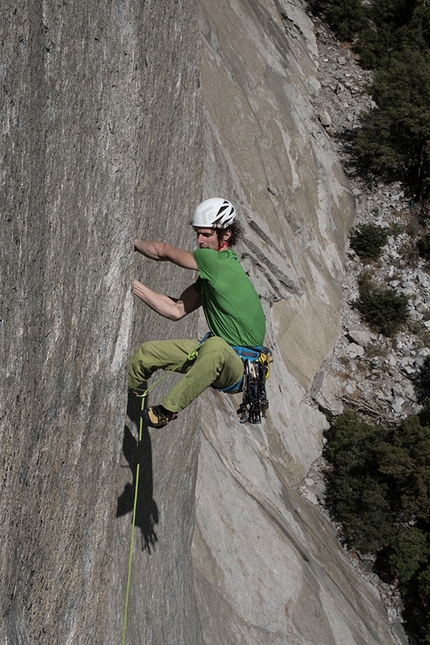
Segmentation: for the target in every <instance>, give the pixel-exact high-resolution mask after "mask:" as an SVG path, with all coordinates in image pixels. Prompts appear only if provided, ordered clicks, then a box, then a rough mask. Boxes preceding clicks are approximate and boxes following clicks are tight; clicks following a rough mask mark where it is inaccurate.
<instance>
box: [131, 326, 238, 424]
mask: <svg viewBox="0 0 430 645" xmlns="http://www.w3.org/2000/svg"><path fill="white" fill-rule="evenodd" d="M199 344H200V343H199V341H198V340H160V341H150V342H147V343H143V344H142V345H141V346H140V347H139V349H138V350H137V352H136V353H135V354H134V356H133V357H132V359H131V361H130V367H129V373H128V375H129V376H128V385H129V387H130V388H132V389H142V388H143V387H144V385H143V384H144V382H145V381H147V380H148V379H149V378H150V377H151V376H152V374H153V373H154V372H155V371H156V370H158V369H163V370H172V371H174V372H180V373H181V374H184V376H183V377H182V378H181V379H180V380H179V381H178V382H177V383H176V384H175V385H174V387H173V388H172V389H171V390H170V392H169V394H167V396H165V397H164V399H163V400H162V401H161V405H162V406H163V407H164V408H166V410H169V411H170V412H180V411H181V410H183V409H184V408H186V407H187V405H189V404H190V403H191V402H192V401H194V399H195V398H196V397H198V396H199V394H201V393H202V392H203V391H204V390H206V388H208V387H209V386H210V385H213V386H214V387H216V388H220V389H222V388H226V387H230V386H232V385H234V384H235V383H238V382H239V381H240V380H241V378H242V375H243V364H242V360H241V359H240V358H239V356H238V355H237V354H236V352H235V351H234V350H233V349H232V348H231V347H230V345H228V344H227V343H226V342H225V340H223V339H222V338H219V337H218V336H211V337H210V338H208V339H207V340H205V342H204V343H203V344H202V345H201V346H200V348H199V350H198V353H197V358H195V359H192V360H187V356H188V355H189V354H191V353H192V352H194V351H195V350H196V349H197V348H198V347H199ZM184 361H185V362H184Z"/></svg>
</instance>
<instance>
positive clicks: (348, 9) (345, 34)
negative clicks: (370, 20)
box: [309, 0, 365, 40]
mask: <svg viewBox="0 0 430 645" xmlns="http://www.w3.org/2000/svg"><path fill="white" fill-rule="evenodd" d="M309 7H310V9H311V11H313V12H314V13H317V14H321V13H323V14H324V16H325V18H326V20H327V22H328V23H329V25H330V27H331V28H332V29H333V31H334V32H335V33H336V35H337V36H338V38H340V39H341V40H352V38H353V37H354V34H356V33H357V32H358V31H360V30H361V29H363V28H364V26H365V22H364V15H365V12H364V8H363V5H362V3H361V2H360V0H328V1H325V2H324V1H323V0H310V2H309Z"/></svg>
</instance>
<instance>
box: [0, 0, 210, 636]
mask: <svg viewBox="0 0 430 645" xmlns="http://www.w3.org/2000/svg"><path fill="white" fill-rule="evenodd" d="M0 30H1V32H2V33H1V41H0V42H1V52H0V55H1V59H0V74H1V85H2V87H1V93H2V94H1V97H2V101H1V109H2V112H1V132H2V139H1V142H2V143H1V152H2V166H1V210H2V235H1V241H0V249H1V271H2V280H1V285H2V312H1V328H0V330H1V367H0V369H1V384H2V385H1V387H2V408H1V426H0V433H1V434H0V463H1V473H2V475H1V497H0V517H1V519H0V527H1V528H0V561H1V565H2V576H1V582H0V602H1V610H2V620H1V623H0V642H1V643H10V644H12V645H17V644H18V643H19V644H26V643H32V644H34V645H36V644H39V643H43V644H47V645H48V644H49V645H51V644H52V643H58V644H63V643H79V644H80V645H81V644H83V643H91V644H92V645H95V644H100V645H107V644H108V643H118V642H119V641H120V637H121V627H122V613H123V607H124V585H125V577H126V568H127V560H128V548H129V538H130V518H131V514H130V489H131V484H132V472H131V470H130V464H131V466H132V467H133V464H134V463H135V460H136V454H135V450H134V446H135V435H133V432H134V433H135V428H134V427H133V425H132V424H130V423H129V422H128V425H126V427H125V428H124V420H125V414H126V404H127V394H126V366H127V361H128V358H129V355H130V353H131V351H133V349H134V348H135V347H136V345H137V344H138V342H139V341H142V340H145V339H146V338H150V337H151V336H156V335H157V334H159V335H167V334H169V335H171V333H172V332H171V329H170V328H167V327H168V325H167V327H164V328H163V326H162V325H161V324H160V320H159V319H157V320H156V319H155V317H154V316H151V315H147V314H146V312H144V311H143V306H142V308H139V307H138V306H136V307H135V308H136V312H137V316H136V325H135V334H134V336H133V308H134V305H133V300H132V296H131V292H130V286H131V280H132V277H133V276H134V275H135V274H136V273H135V272H136V271H137V267H136V266H135V267H134V268H133V246H132V240H133V237H135V236H137V235H139V236H142V237H143V236H146V237H148V238H156V239H157V238H172V236H174V238H175V239H176V240H177V242H178V244H185V243H189V241H190V238H189V235H190V234H189V232H188V227H184V226H183V223H184V218H188V217H189V213H190V210H191V209H192V207H193V206H194V204H195V202H196V201H197V200H198V199H199V197H200V186H201V163H202V148H201V140H200V136H201V135H200V132H201V116H200V109H201V104H200V95H199V73H200V69H199V56H198V35H197V29H196V9H195V5H194V2H193V1H191V0H190V1H187V0H184V1H182V2H181V1H180V2H176V3H175V4H174V5H173V4H172V3H171V2H168V1H167V0H161V1H157V3H152V2H144V3H142V2H139V1H138V0H120V1H119V2H114V3H98V2H85V1H80V0H77V1H76V2H69V3H66V2H52V1H51V0H44V1H42V0H30V1H29V2H23V1H22V0H18V1H17V2H11V1H10V0H5V2H3V3H2V6H1V21H0ZM139 267H140V268H139V277H140V278H141V279H142V280H146V281H147V282H148V283H149V284H152V285H154V286H155V287H156V288H160V289H161V288H163V289H165V285H166V284H172V283H173V273H172V272H171V273H169V272H163V275H162V277H161V272H160V271H159V266H158V265H156V264H155V263H152V264H151V263H146V264H145V263H139ZM187 278H188V280H189V277H188V276H183V275H178V273H177V272H176V273H175V283H174V291H175V292H176V291H177V290H179V289H181V287H182V286H183V285H185V284H186V283H187V281H188V280H187ZM194 324H195V323H194V322H193V320H190V321H189V322H188V323H187V324H186V325H185V326H184V327H183V328H182V330H181V331H182V333H186V334H187V335H189V334H191V333H193V325H194ZM181 440H182V446H181V445H180V443H179V442H180V441H181ZM185 449H187V451H188V452H187V457H186V458H185V459H184V458H183V450H185ZM196 449H197V440H196V433H195V431H194V430H193V423H192V418H191V417H190V418H189V424H188V425H186V426H185V427H184V429H183V431H182V433H180V437H179V438H178V440H177V442H176V443H174V442H172V444H171V445H167V446H166V445H164V446H162V455H163V459H159V458H158V455H159V452H158V448H157V445H155V446H151V443H150V441H149V439H148V437H146V443H145V447H144V454H143V460H144V463H145V467H144V468H143V472H144V474H143V481H144V485H145V490H144V491H143V492H142V504H140V506H139V518H138V527H137V533H136V536H137V537H136V548H135V555H134V569H133V580H132V588H131V600H130V610H129V628H128V637H129V640H128V641H127V642H145V643H147V644H150V643H161V642H163V643H167V642H169V643H170V642H176V641H177V642H187V643H197V642H199V621H198V619H197V618H196V613H195V606H194V600H193V592H192V586H191V584H192V581H191V572H190V566H189V556H187V554H188V552H189V542H190V535H191V531H192V523H193V519H192V518H193V495H192V491H193V484H194V475H193V472H194V468H193V460H195V455H196ZM154 469H157V478H156V481H157V484H158V485H161V486H163V487H164V490H163V498H162V502H161V503H160V501H158V507H157V502H156V501H155V497H156V496H157V495H158V494H159V493H160V491H159V490H156V491H155V490H154V489H155V485H154V486H153V485H152V476H153V472H154ZM172 473H173V475H172ZM157 500H159V497H157ZM178 500H179V501H178ZM160 534H162V535H163V539H162V540H160V542H162V544H163V548H162V549H161V550H159V551H158V552H157V554H156V555H154V554H153V552H152V551H153V550H152V548H150V547H151V542H154V541H155V540H156V539H157V537H158V536H159V535H160ZM142 545H143V547H144V546H145V545H147V546H148V547H149V548H147V549H146V550H145V549H143V548H141V546H142ZM149 552H151V554H150V553H149ZM184 554H185V557H183V556H184ZM179 561H180V562H181V569H180V571H179V572H178V566H177V563H178V562H179Z"/></svg>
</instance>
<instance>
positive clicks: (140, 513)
mask: <svg viewBox="0 0 430 645" xmlns="http://www.w3.org/2000/svg"><path fill="white" fill-rule="evenodd" d="M140 409H141V399H140V398H138V397H136V396H134V395H129V397H128V405H127V414H128V417H129V419H131V421H132V422H134V423H135V424H136V425H137V427H138V428H139V423H140V417H139V412H140ZM122 447H123V452H124V456H125V458H126V460H127V462H128V464H129V466H130V470H131V472H132V475H133V481H132V483H129V484H126V485H125V487H124V491H123V492H122V494H121V495H120V497H118V505H117V511H116V516H117V517H121V516H122V515H126V514H128V513H133V503H134V492H135V486H136V467H137V464H138V463H140V469H139V485H138V492H137V507H136V527H139V528H140V530H141V535H142V550H144V549H147V550H148V552H149V553H151V551H152V549H153V548H154V545H155V543H156V542H157V540H158V538H157V534H156V532H155V525H156V524H158V508H157V504H156V503H155V500H154V499H153V497H152V492H153V476H152V447H151V438H150V435H149V432H148V429H147V428H146V427H145V426H143V430H142V441H141V442H140V444H139V446H138V441H137V440H136V439H135V437H134V436H133V434H132V432H131V430H130V428H129V427H128V426H127V424H126V425H125V428H124V439H123V444H122Z"/></svg>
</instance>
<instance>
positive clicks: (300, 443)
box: [193, 0, 402, 645]
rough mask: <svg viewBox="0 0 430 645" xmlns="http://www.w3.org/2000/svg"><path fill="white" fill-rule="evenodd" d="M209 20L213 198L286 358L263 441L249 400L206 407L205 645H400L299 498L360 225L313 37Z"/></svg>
mask: <svg viewBox="0 0 430 645" xmlns="http://www.w3.org/2000/svg"><path fill="white" fill-rule="evenodd" d="M200 9H201V12H200V20H201V30H202V36H203V46H202V57H203V61H202V85H203V100H204V107H205V120H206V124H205V141H206V143H205V176H204V180H205V183H204V193H205V194H206V195H210V194H223V195H227V196H229V197H230V198H231V199H232V200H233V201H236V202H237V203H238V205H239V207H240V210H241V213H242V215H243V218H244V220H245V221H246V226H245V232H244V238H243V243H242V245H241V248H240V251H241V254H242V258H243V262H244V264H245V266H246V268H247V270H248V272H249V274H250V275H251V277H252V279H253V280H254V282H255V284H256V285H257V288H258V290H259V293H260V294H261V296H262V299H263V302H264V305H265V310H266V313H267V320H268V334H267V344H268V345H269V346H271V347H272V348H273V350H274V357H275V362H274V366H273V370H272V375H271V377H270V380H269V383H268V393H269V399H270V407H269V412H268V415H267V419H266V420H265V421H264V422H263V423H262V424H261V425H257V426H250V425H243V426H241V425H240V424H239V423H238V421H237V417H236V415H235V410H236V408H237V407H238V403H239V400H240V397H237V396H236V397H230V398H228V397H225V396H224V398H222V395H219V394H214V393H205V394H204V395H203V396H202V405H203V406H204V409H205V415H204V417H202V435H203V438H202V446H201V451H200V455H199V471H198V477H197V488H196V504H197V505H196V528H195V533H194V540H193V558H194V562H195V567H196V592H197V597H198V602H199V610H200V615H201V620H202V627H203V635H204V643H205V645H223V644H225V643H228V644H229V645H239V644H242V643H246V644H247V645H254V644H255V645H260V644H261V643H276V644H279V645H281V644H284V643H294V644H295V645H298V644H300V645H305V644H306V645H309V644H311V643H312V644H315V645H317V644H320V643H324V645H334V644H337V645H347V644H348V645H358V644H360V645H365V644H366V645H369V644H370V643H372V644H375V645H376V644H377V643H378V644H382V643H384V644H387V645H388V644H390V643H394V642H396V639H397V636H394V635H393V634H392V633H391V630H390V627H389V625H388V621H387V618H386V614H385V610H384V608H383V606H382V604H381V603H380V601H379V599H378V597H377V592H376V591H375V590H374V589H373V588H372V587H371V585H369V583H368V582H366V581H364V580H362V579H361V578H360V577H359V576H358V574H357V573H356V572H355V570H354V569H353V568H352V567H351V565H350V563H349V561H348V559H347V558H346V556H345V553H344V552H343V551H342V549H341V548H340V546H339V543H338V541H337V538H336V535H335V533H334V530H333V529H332V527H331V526H330V524H329V523H328V522H327V521H326V519H325V518H323V517H322V516H321V515H319V514H318V512H316V511H315V510H314V508H313V507H312V506H311V504H310V503H309V502H308V501H307V500H305V499H303V498H302V497H300V495H299V494H298V493H297V487H298V484H299V482H300V481H301V480H302V479H303V477H304V476H305V475H306V473H307V471H308V469H309V467H310V465H311V463H312V462H313V461H314V460H315V459H316V458H317V457H318V456H319V455H320V454H321V447H322V433H323V430H324V428H325V427H326V423H327V422H326V418H325V416H324V415H323V414H322V413H321V412H319V411H318V410H316V409H315V405H314V404H313V403H312V402H311V399H310V397H309V396H308V394H309V392H310V389H311V383H312V382H314V388H315V381H314V377H315V375H316V374H317V373H318V370H319V368H320V366H321V363H322V361H323V360H324V359H325V358H326V357H327V356H328V355H329V354H330V352H331V351H332V348H333V345H334V343H335V342H336V340H337V338H338V337H339V334H340V308H341V304H342V280H343V275H344V257H343V253H344V248H345V244H346V240H347V237H348V233H349V228H350V226H351V224H352V222H353V218H354V202H353V198H352V196H351V194H350V191H349V189H348V183H347V180H346V178H345V176H344V174H343V172H342V169H341V166H340V162H339V160H338V158H337V156H336V153H335V151H334V149H333V147H332V144H331V141H330V138H329V135H328V134H327V132H326V130H325V128H324V126H323V124H322V122H321V119H319V116H318V114H317V113H316V112H315V110H314V108H313V99H315V98H316V96H317V94H318V90H319V81H318V79H317V64H318V50H317V46H316V41H315V38H314V30H313V24H312V22H311V21H310V19H309V18H308V16H307V15H306V13H305V11H304V8H303V6H302V5H301V4H300V2H285V1H284V2H271V1H270V0H255V1H253V0H251V1H249V2H243V1H241V0H231V1H229V2H221V3H216V4H214V3H212V2H210V0H200ZM203 327H204V325H203V323H202V329H203ZM326 385H327V384H326ZM320 389H321V388H320ZM321 392H322V393H321V396H322V395H324V401H323V403H324V405H322V406H321V407H322V408H327V407H328V404H327V401H326V399H327V396H328V390H327V387H325V389H324V391H321ZM333 396H334V395H333ZM329 398H331V393H330V396H329ZM333 407H336V401H335V400H333V401H332V402H330V410H331V409H332V408H333ZM398 634H399V638H402V633H401V629H400V630H399V631H398Z"/></svg>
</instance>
